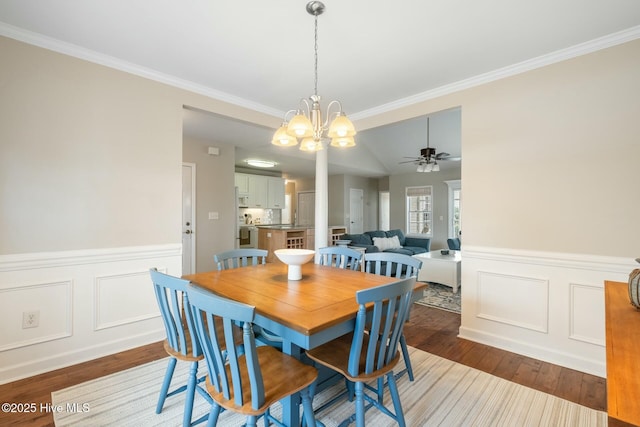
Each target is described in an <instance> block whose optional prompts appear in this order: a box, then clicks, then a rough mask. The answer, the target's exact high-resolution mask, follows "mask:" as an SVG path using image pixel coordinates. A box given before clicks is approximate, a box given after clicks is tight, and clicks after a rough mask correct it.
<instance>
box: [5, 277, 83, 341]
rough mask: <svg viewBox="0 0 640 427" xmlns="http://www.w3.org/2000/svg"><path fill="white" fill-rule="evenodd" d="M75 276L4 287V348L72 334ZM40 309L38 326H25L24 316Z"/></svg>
mask: <svg viewBox="0 0 640 427" xmlns="http://www.w3.org/2000/svg"><path fill="white" fill-rule="evenodd" d="M71 297H72V283H71V280H63V281H59V282H53V283H40V284H24V285H16V286H13V287H9V288H4V289H0V325H2V334H0V351H6V350H11V349H13V348H18V347H24V346H28V345H33V344H38V343H43V342H46V341H51V340H55V339H58V338H64V337H69V336H71V333H72V332H71V318H72V310H71ZM28 313H37V318H38V320H37V322H38V326H37V327H31V328H23V326H22V321H23V316H24V315H27V314H28Z"/></svg>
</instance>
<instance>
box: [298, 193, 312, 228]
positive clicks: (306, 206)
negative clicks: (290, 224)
mask: <svg viewBox="0 0 640 427" xmlns="http://www.w3.org/2000/svg"><path fill="white" fill-rule="evenodd" d="M315 219H316V193H315V191H305V192H300V193H298V217H297V221H296V224H297V225H314V224H315V223H316V221H315Z"/></svg>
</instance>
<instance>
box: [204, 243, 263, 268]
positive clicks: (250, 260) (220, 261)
mask: <svg viewBox="0 0 640 427" xmlns="http://www.w3.org/2000/svg"><path fill="white" fill-rule="evenodd" d="M268 254H269V251H267V250H266V249H253V248H246V249H233V250H230V251H226V252H222V253H219V254H216V255H214V256H213V260H214V261H215V263H216V266H217V267H218V270H227V269H229V268H238V267H246V266H248V265H257V264H265V263H266V262H267V255H268Z"/></svg>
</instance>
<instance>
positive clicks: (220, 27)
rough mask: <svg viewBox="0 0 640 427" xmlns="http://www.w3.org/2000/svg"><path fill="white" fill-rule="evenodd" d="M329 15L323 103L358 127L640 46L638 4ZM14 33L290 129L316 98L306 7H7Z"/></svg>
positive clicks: (591, 1)
mask: <svg viewBox="0 0 640 427" xmlns="http://www.w3.org/2000/svg"><path fill="white" fill-rule="evenodd" d="M324 3H325V5H326V11H325V13H324V14H323V15H321V16H320V17H319V18H318V26H319V28H318V31H319V39H318V46H319V52H318V55H319V56H318V71H319V76H318V93H319V94H320V95H321V96H322V97H323V100H324V102H325V103H324V105H326V102H328V101H330V100H333V99H339V100H340V101H341V102H342V105H343V108H344V110H345V111H346V112H347V114H349V115H350V117H351V118H352V119H355V120H356V125H357V119H358V118H363V117H367V116H369V115H372V114H374V113H375V112H380V111H386V110H391V109H393V108H396V107H397V106H399V105H406V104H407V103H411V102H416V101H419V100H422V99H425V98H428V97H432V96H434V94H437V93H440V92H442V91H443V90H446V88H456V87H465V86H469V85H472V84H474V82H477V81H481V80H483V79H484V80H490V79H492V78H498V77H500V76H501V75H504V74H508V73H510V72H511V73H513V72H517V71H518V70H524V69H527V68H535V67H536V66H540V65H544V64H545V63H549V62H553V61H556V60H558V59H563V58H566V57H571V56H575V55H579V54H582V53H587V52H589V51H592V50H597V49H599V48H603V47H607V46H609V45H613V44H618V43H622V42H624V41H627V40H632V39H635V38H638V37H640V26H639V24H640V2H639V1H637V0H609V1H602V0H597V1H596V0H586V1H585V0H563V1H556V0H540V1H536V2H522V1H499V0H487V1H482V2H463V3H461V2H452V1H444V0H440V1H417V0H414V1H405V2H395V3H393V2H371V1H364V0H350V1H337V0H333V1H332V0H326V1H325V2H324ZM0 34H1V35H5V36H8V37H12V38H15V39H18V40H22V41H25V42H28V43H32V44H36V45H39V46H43V47H46V48H49V49H53V50H57V51H60V52H63V53H67V54H70V55H74V56H77V57H80V58H84V59H87V60H90V61H94V62H98V63H102V64H105V65H108V66H112V67H114V68H119V69H123V70H126V71H128V72H132V73H134V74H140V75H143V76H145V77H148V78H152V79H156V80H159V81H163V82H167V83H169V84H173V85H175V86H178V87H183V88H188V89H190V90H194V91H196V92H200V93H203V94H207V95H209V96H213V97H215V98H219V99H221V100H224V101H227V102H232V103H235V104H238V105H242V106H244V107H248V108H252V109H255V110H257V111H261V112H265V113H268V114H272V115H274V117H278V118H280V117H281V116H282V114H283V112H284V111H287V110H289V109H291V108H296V107H297V105H298V101H299V99H300V98H303V97H308V96H309V95H311V94H312V92H313V87H314V79H313V69H314V55H313V43H314V40H313V17H312V16H310V15H308V14H307V12H306V10H305V2H300V1H299V0H295V1H294V0H279V1H274V2H264V1H263V2H239V1H232V0H215V1H214V0H209V1H202V0H201V1H197V2H193V1H192V2H158V1H156V0H134V1H127V2H114V1H109V0H92V1H84V2H83V1H77V0H56V1H47V0H30V1H24V0H3V1H2V2H0ZM188 114H189V113H187V116H188ZM185 120H187V121H188V119H187V118H185ZM186 123H187V122H185V126H186ZM224 123H225V124H227V121H224ZM277 124H278V122H277V119H274V126H277ZM408 124H409V123H408ZM228 126H229V130H226V131H222V130H220V129H221V127H220V126H217V127H216V129H217V131H218V132H220V133H218V134H216V135H215V138H216V139H217V140H222V139H226V138H228V140H229V141H230V142H231V141H234V140H237V136H238V135H237V133H238V132H237V128H236V126H237V123H228ZM233 129H236V132H234V131H233ZM185 131H189V132H190V130H187V129H186V130H185ZM262 131H264V135H267V136H266V137H265V136H261V134H262ZM403 131H404V130H403V129H400V128H398V129H397V130H396V132H398V133H400V132H403ZM193 132H196V131H195V130H194V131H193ZM243 132H247V133H249V134H253V133H254V132H255V138H253V139H252V142H251V143H249V146H246V145H243V144H242V143H240V142H239V143H238V146H239V147H243V148H242V150H249V149H252V148H251V147H252V146H254V145H258V142H261V143H264V144H268V143H269V141H270V135H271V132H272V130H268V129H253V128H251V127H249V128H243ZM362 134H364V132H362V133H360V134H359V135H358V136H357V138H358V139H357V141H359V140H360V138H362V139H363V142H364V140H366V139H367V138H365V137H366V134H365V135H362ZM395 139H397V140H399V141H402V140H403V138H395ZM359 145H362V143H360V142H359ZM384 147H386V146H385V145H383V144H381V143H380V142H372V143H371V146H370V147H368V149H369V151H371V153H370V154H371V155H372V156H373V157H374V158H377V159H380V163H382V165H373V168H374V169H376V168H377V167H380V170H379V171H375V172H373V173H374V174H377V173H383V172H384V169H389V168H390V166H389V165H388V164H385V159H388V156H387V155H386V154H385V152H384ZM240 154H241V155H243V152H240ZM247 154H248V153H247ZM394 154H395V155H396V156H397V155H399V154H400V153H399V152H398V153H396V152H395V151H394ZM401 155H405V153H404V152H402V153H401ZM407 155H413V154H412V153H409V154H407ZM333 157H335V156H333ZM294 158H298V157H297V156H294ZM304 160H305V159H304V158H303V159H301V160H300V161H304ZM395 160H398V159H395ZM330 161H332V159H331V158H330ZM336 167H337V168H338V169H341V168H344V169H345V170H346V169H349V168H350V167H349V165H348V164H345V165H343V166H341V165H339V164H338V165H336ZM305 170H308V168H306V167H305Z"/></svg>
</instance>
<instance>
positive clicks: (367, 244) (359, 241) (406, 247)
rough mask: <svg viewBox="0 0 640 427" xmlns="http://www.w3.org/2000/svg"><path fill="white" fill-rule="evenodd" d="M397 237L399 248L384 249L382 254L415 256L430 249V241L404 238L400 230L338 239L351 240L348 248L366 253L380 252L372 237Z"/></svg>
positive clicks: (370, 232)
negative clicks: (356, 248)
mask: <svg viewBox="0 0 640 427" xmlns="http://www.w3.org/2000/svg"><path fill="white" fill-rule="evenodd" d="M393 236H398V240H399V242H400V245H401V247H399V248H390V249H384V250H383V252H393V253H397V254H404V255H415V254H421V253H424V252H429V251H430V249H431V239H429V238H422V237H406V236H405V235H404V233H403V232H402V230H399V229H398V230H389V231H382V230H375V231H366V232H364V233H363V234H343V235H342V236H341V237H340V238H341V239H343V240H351V243H350V244H349V246H356V247H360V248H365V249H366V252H367V253H372V252H380V249H379V248H378V246H375V245H374V240H373V238H374V237H383V238H389V237H393Z"/></svg>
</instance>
